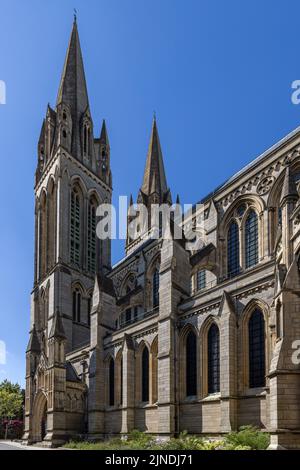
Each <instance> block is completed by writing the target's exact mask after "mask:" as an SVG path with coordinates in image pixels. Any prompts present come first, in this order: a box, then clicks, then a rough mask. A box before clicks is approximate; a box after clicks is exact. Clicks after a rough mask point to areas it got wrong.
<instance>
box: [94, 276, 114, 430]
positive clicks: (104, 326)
mask: <svg viewBox="0 0 300 470" xmlns="http://www.w3.org/2000/svg"><path fill="white" fill-rule="evenodd" d="M114 318H115V298H114V292H113V286H112V281H110V280H109V279H106V278H102V277H100V276H99V275H98V276H96V280H95V287H94V294H93V306H92V311H91V347H90V368H89V393H88V427H89V438H90V439H101V438H103V436H104V434H105V419H104V418H105V381H106V369H105V364H104V359H105V352H104V348H103V339H104V337H105V336H106V334H107V333H108V332H111V331H113V329H114V327H113V322H114Z"/></svg>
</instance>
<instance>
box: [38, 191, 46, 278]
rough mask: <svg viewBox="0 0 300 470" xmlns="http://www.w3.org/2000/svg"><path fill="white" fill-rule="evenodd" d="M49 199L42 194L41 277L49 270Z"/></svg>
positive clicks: (40, 216)
mask: <svg viewBox="0 0 300 470" xmlns="http://www.w3.org/2000/svg"><path fill="white" fill-rule="evenodd" d="M46 207H47V197H46V193H45V192H43V193H42V197H41V204H40V213H39V218H40V220H39V224H40V230H39V232H40V233H39V268H40V269H39V277H40V278H41V277H43V276H44V275H45V274H46V270H47V266H46V264H47V210H46Z"/></svg>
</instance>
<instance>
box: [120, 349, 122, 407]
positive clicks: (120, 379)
mask: <svg viewBox="0 0 300 470" xmlns="http://www.w3.org/2000/svg"><path fill="white" fill-rule="evenodd" d="M122 404H123V357H121V361H120V405H122Z"/></svg>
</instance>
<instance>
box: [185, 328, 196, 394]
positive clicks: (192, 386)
mask: <svg viewBox="0 0 300 470" xmlns="http://www.w3.org/2000/svg"><path fill="white" fill-rule="evenodd" d="M194 395H197V338H196V335H195V333H194V332H193V331H190V332H189V333H188V335H187V337H186V396H187V397H189V396H194Z"/></svg>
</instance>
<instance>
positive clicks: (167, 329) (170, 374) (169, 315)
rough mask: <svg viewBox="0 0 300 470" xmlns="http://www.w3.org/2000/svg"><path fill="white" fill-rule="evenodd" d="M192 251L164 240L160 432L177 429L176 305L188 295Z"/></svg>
mask: <svg viewBox="0 0 300 470" xmlns="http://www.w3.org/2000/svg"><path fill="white" fill-rule="evenodd" d="M189 283H190V264H189V253H188V252H187V251H185V249H184V248H183V246H181V245H180V243H179V241H175V240H167V239H166V240H164V241H163V244H162V249H161V265H160V287H159V319H158V356H157V369H158V433H159V434H160V435H164V436H172V435H174V433H176V432H177V422H178V417H177V416H176V414H177V413H176V404H177V401H178V398H177V393H176V391H175V390H176V387H177V388H178V361H177V358H176V344H175V343H176V332H175V328H176V321H177V318H178V313H177V305H178V303H179V302H180V300H181V298H182V297H183V296H184V295H189Z"/></svg>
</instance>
